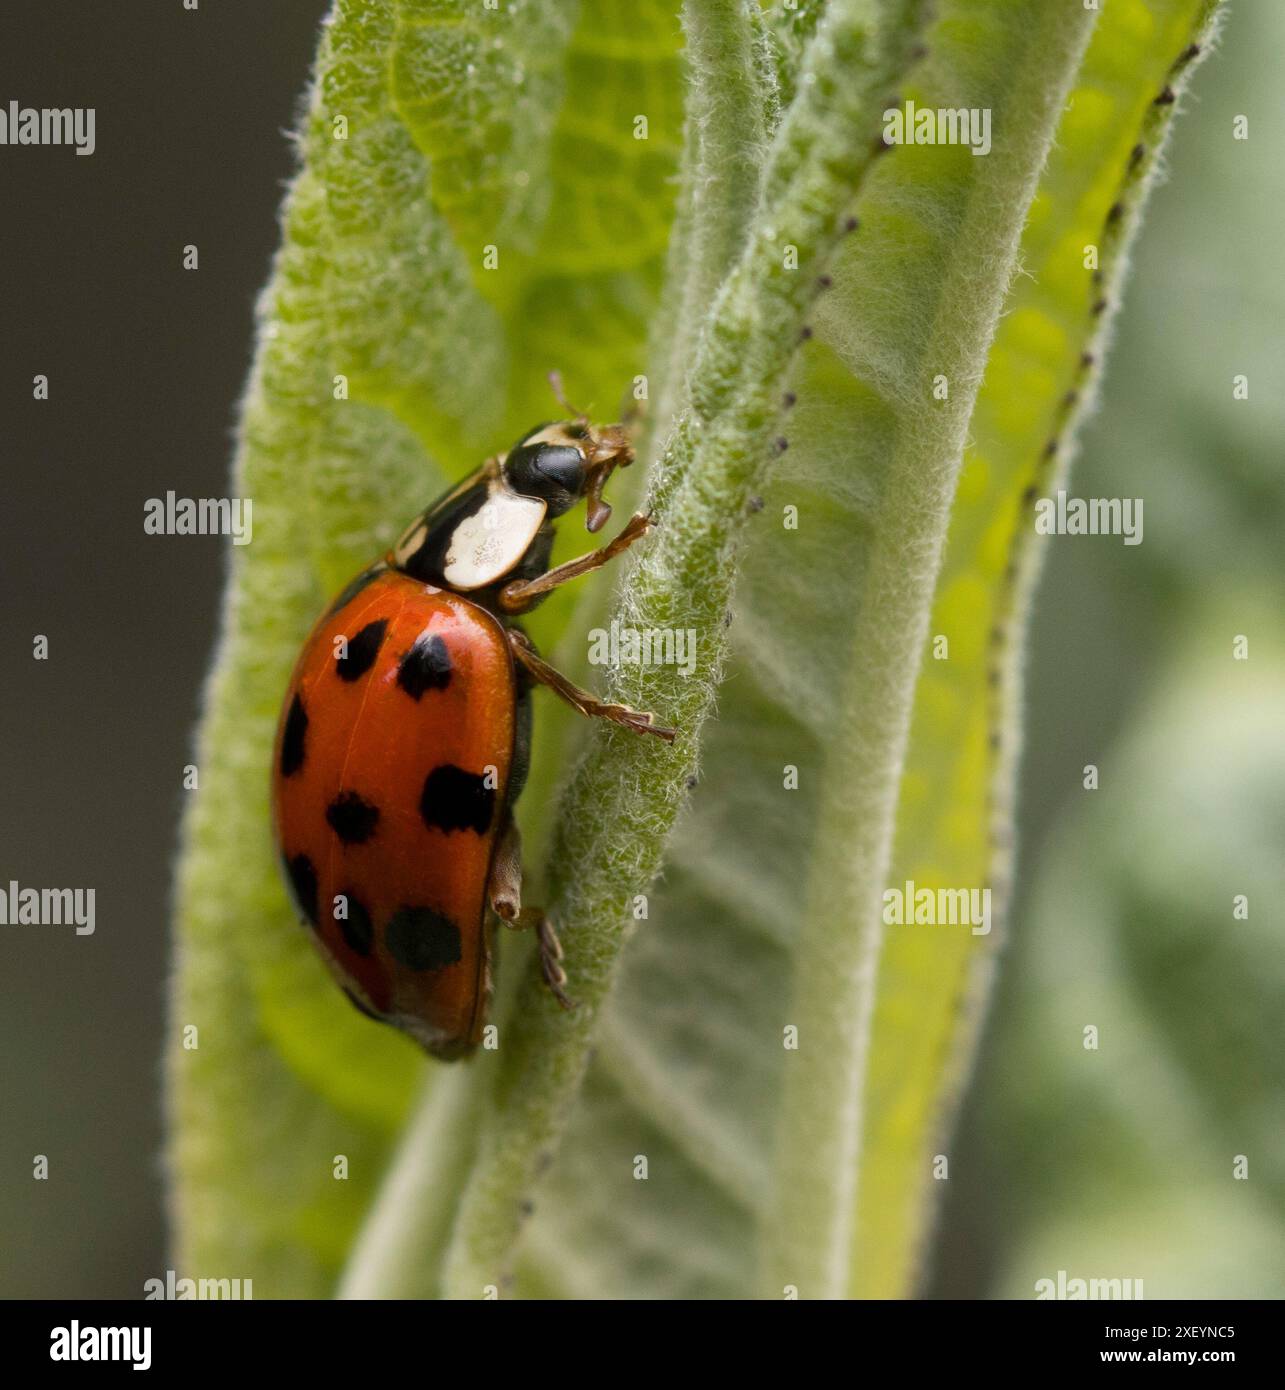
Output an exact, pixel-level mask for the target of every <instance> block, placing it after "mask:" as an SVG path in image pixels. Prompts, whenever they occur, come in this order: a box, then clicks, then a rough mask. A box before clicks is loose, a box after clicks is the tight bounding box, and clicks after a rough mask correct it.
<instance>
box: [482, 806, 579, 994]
mask: <svg viewBox="0 0 1285 1390" xmlns="http://www.w3.org/2000/svg"><path fill="white" fill-rule="evenodd" d="M486 895H487V899H488V901H489V902H490V904H491V910H492V911H493V912H494V913H495V915H496V916H497V917H498V918H499V919H500V921H501V922H503V923H504V924H505V926H507V927H512V928H513V929H514V930H515V931H523V930H525V928H527V927H534V928H535V934H536V939H537V940H538V941H539V943H540V973H541V974H542V975H543V976H544V982H545V984H546V985H548V986H549V992H550V993H551V994H552V995H553V997H554V998H555V999H556V1000H557V1001H558V1003H559V1004H561V1005H562V1007H563V1008H564V1009H574V1008H575V1003H574V1002H573V1001H572V1000H570V999H568V998H567V994H566V983H567V972H566V971H565V970H564V969H563V968H562V943H561V942H560V941H559V940H558V933H557V931H556V930H555V929H554V926H553V923H552V922H551V921H550V920H549V919H548V917H547V916H546V915H545V914H544V913H543V912H542V911H541V910H540V909H539V908H538V907H523V906H522V837H521V835H520V834H519V833H518V827H517V822H516V821H515V820H514V819H513V817H512V816H509V818H508V821H507V823H506V824H505V827H504V830H503V831H502V832H501V834H500V842H499V844H498V845H496V847H495V858H494V859H493V860H492V861H491V876H490V879H489V880H488V882H487V885H486Z"/></svg>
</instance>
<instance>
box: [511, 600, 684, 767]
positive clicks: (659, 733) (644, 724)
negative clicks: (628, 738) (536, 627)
mask: <svg viewBox="0 0 1285 1390" xmlns="http://www.w3.org/2000/svg"><path fill="white" fill-rule="evenodd" d="M508 638H509V648H510V650H511V651H512V652H513V655H514V658H515V659H516V660H517V661H518V663H519V664H520V665H521V667H522V669H523V670H524V671H526V673H527V674H528V675H529V676H530V677H531V679H532V680H533V681H535V682H537V683H538V684H539V685H547V686H548V687H549V689H550V690H552V691H553V693H554V694H555V695H558V696H560V697H561V698H562V699H563V700H565V701H566V702H567V704H569V705H570V706H571V708H572V709H575V710H579V711H580V713H581V714H583V715H586V716H588V717H589V718H591V719H610V720H611V722H612V723H613V724H623V725H624V727H625V728H626V729H632V730H633V731H634V733H636V734H655V735H656V737H657V738H663V739H664V740H665V742H666V743H673V741H674V730H673V729H667V728H665V727H664V725H662V724H657V723H656V716H655V715H654V714H648V713H646V712H645V711H643V710H636V709H630V708H629V706H628V705H610V704H607V703H606V702H605V701H603V700H599V699H598V698H597V696H596V695H591V694H590V693H589V692H588V691H587V690H581V689H580V687H579V686H578V685H572V683H571V682H570V681H569V680H568V679H567V678H566V676H564V675H563V674H562V672H561V671H559V670H557V669H555V668H554V667H552V666H550V665H549V663H548V662H547V661H545V660H544V659H543V658H542V657H540V656H538V655H537V654H536V650H535V648H534V647H533V646H532V645H531V640H530V638H528V637H527V635H526V633H524V632H519V631H518V630H517V628H512V627H511V628H509V629H508Z"/></svg>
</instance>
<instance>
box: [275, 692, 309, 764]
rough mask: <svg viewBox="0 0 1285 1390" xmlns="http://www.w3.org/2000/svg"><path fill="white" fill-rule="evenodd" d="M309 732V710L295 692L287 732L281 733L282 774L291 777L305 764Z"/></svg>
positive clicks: (287, 717) (288, 715)
mask: <svg viewBox="0 0 1285 1390" xmlns="http://www.w3.org/2000/svg"><path fill="white" fill-rule="evenodd" d="M307 732H308V712H307V710H305V709H304V707H303V701H302V700H301V699H300V698H299V696H298V693H296V694H295V697H294V699H293V700H291V701H290V713H289V714H287V715H286V727H285V732H284V733H283V734H282V735H281V775H282V777H290V776H292V775H293V774H294V773H296V772H298V771H299V769H300V768H301V767H302V766H303V754H304V738H305V735H306V734H307Z"/></svg>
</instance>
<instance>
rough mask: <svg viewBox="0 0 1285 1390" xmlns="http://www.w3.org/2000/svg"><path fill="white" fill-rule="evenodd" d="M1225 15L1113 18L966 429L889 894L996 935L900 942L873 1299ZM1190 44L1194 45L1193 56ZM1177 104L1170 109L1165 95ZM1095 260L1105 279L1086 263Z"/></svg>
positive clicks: (931, 1112)
mask: <svg viewBox="0 0 1285 1390" xmlns="http://www.w3.org/2000/svg"><path fill="white" fill-rule="evenodd" d="M1217 8H1218V7H1217V3H1216V0H1146V3H1143V0H1124V2H1123V3H1113V4H1111V5H1110V6H1108V7H1107V8H1106V9H1105V10H1104V12H1103V14H1102V17H1101V19H1100V20H1099V21H1098V25H1097V28H1096V31H1095V33H1094V36H1093V41H1092V43H1091V44H1090V46H1089V49H1088V52H1087V54H1086V55H1085V60H1084V65H1083V68H1082V69H1081V71H1080V74H1079V76H1078V78H1077V80H1076V85H1075V89H1074V91H1073V92H1072V93H1071V97H1070V100H1069V101H1068V103H1067V106H1066V110H1065V113H1064V114H1063V115H1062V118H1061V120H1060V122H1059V124H1058V129H1057V139H1056V143H1055V145H1054V148H1053V151H1052V154H1051V156H1050V161H1049V167H1048V169H1047V170H1046V171H1045V174H1044V177H1043V178H1042V180H1041V183H1040V191H1039V194H1038V196H1037V197H1036V199H1035V202H1034V204H1033V206H1032V208H1031V214H1030V220H1029V224H1028V225H1027V227H1026V231H1025V233H1024V235H1023V238H1022V247H1021V256H1020V259H1021V265H1022V269H1023V271H1024V272H1025V273H1024V274H1023V275H1022V277H1021V278H1020V279H1019V280H1018V281H1017V282H1016V283H1015V285H1014V287H1013V291H1012V294H1011V295H1010V297H1009V300H1008V303H1007V305H1006V309H1005V315H1004V319H1003V322H1002V324H1001V326H1000V329H999V332H998V334H997V335H996V339H995V343H994V346H993V348H992V350H991V354H990V359H989V362H988V364H987V372H986V381H985V384H984V385H983V387H982V390H981V392H980V393H979V395H978V399H977V406H976V409H975V410H974V412H973V417H972V423H971V425H970V435H971V440H970V445H969V448H968V451H967V453H966V454H965V458H964V467H963V472H962V475H961V482H960V488H959V495H958V497H957V500H956V505H955V509H954V514H953V516H952V518H951V529H950V536H949V540H948V543H947V550H946V556H945V560H944V563H943V566H942V572H941V578H940V580H939V582H938V592H937V597H936V600H935V602H934V606H933V617H932V622H931V631H932V632H933V633H934V634H944V635H945V636H946V637H947V639H948V641H949V652H950V656H949V660H948V661H944V662H938V661H933V660H929V661H927V662H926V663H925V668H924V672H923V676H922V678H921V680H920V682H919V688H918V691H917V692H916V697H915V715H914V723H913V725H912V730H911V739H910V745H909V748H908V750H907V756H906V765H905V769H904V772H903V782H902V794H901V802H900V806H899V809H898V815H897V832H896V834H897V853H896V856H895V860H894V864H893V869H892V873H891V875H890V878H889V882H890V883H892V884H899V883H903V882H905V881H906V880H912V881H913V882H914V883H915V884H916V885H922V886H926V887H931V888H937V887H943V886H950V885H957V884H969V885H982V884H985V885H987V886H989V887H990V888H991V889H992V893H993V914H994V922H993V929H992V931H991V932H990V934H989V935H972V934H971V933H970V932H968V931H966V930H961V931H958V932H954V933H950V932H942V931H940V930H932V929H927V928H918V929H916V928H913V927H912V928H906V929H901V930H893V931H891V932H889V933H888V934H887V936H886V938H885V942H884V946H883V949H882V952H881V955H880V960H879V968H878V986H877V999H876V1007H875V1017H874V1026H873V1033H872V1037H871V1044H870V1048H871V1058H872V1061H871V1067H870V1073H869V1078H868V1085H869V1095H868V1104H867V1110H866V1115H865V1118H864V1121H863V1138H862V1146H861V1147H862V1154H863V1168H862V1187H861V1192H860V1196H859V1208H858V1217H857V1224H856V1230H855V1232H854V1252H855V1253H854V1261H853V1270H854V1275H853V1280H852V1283H851V1285H850V1292H851V1293H852V1294H853V1295H854V1296H858V1297H876V1298H877V1297H883V1298H886V1297H894V1296H902V1295H905V1294H907V1293H910V1292H912V1291H913V1288H914V1282H915V1278H916V1275H917V1270H918V1265H919V1259H920V1255H921V1251H922V1248H923V1244H924V1241H925V1238H926V1234H927V1228H928V1224H929V1222H930V1220H931V1217H932V1210H933V1192H934V1189H936V1190H937V1191H940V1184H939V1183H938V1182H936V1181H934V1177H933V1156H934V1154H936V1153H939V1152H943V1150H942V1147H941V1146H942V1145H943V1144H944V1143H945V1141H946V1140H947V1138H948V1136H949V1132H950V1125H951V1120H952V1117H953V1111H954V1108H955V1106H956V1105H957V1103H958V1099H959V1092H960V1088H961V1086H962V1084H963V1082H964V1080H965V1078H966V1077H967V1075H968V1070H969V1064H970V1060H971V1054H972V1050H973V1047H974V1043H975V1038H976V1033H977V1030H978V1027H979V1025H980V1022H981V1019H982V1017H983V1012H984V1006H985V999H986V994H987V989H988V985H989V982H990V978H991V975H992V973H993V970H994V957H995V952H996V949H997V947H998V946H999V944H1000V942H1001V940H1002V937H1003V930H1004V916H1005V910H1006V905H1007V899H1008V891H1009V880H1010V877H1011V874H1012V864H1013V848H1014V838H1015V837H1014V831H1013V783H1014V777H1015V774H1016V767H1017V761H1018V754H1019V750H1020V742H1021V713H1022V710H1021V670H1022V662H1023V648H1024V642H1025V629H1026V625H1027V621H1028V611H1029V607H1030V602H1031V597H1032V594H1033V592H1034V589H1035V582H1036V579H1037V576H1038V567H1039V562H1040V558H1041V555H1042V550H1043V547H1042V545H1041V544H1040V542H1041V541H1042V540H1043V539H1044V538H1043V537H1042V536H1040V535H1038V534H1037V533H1036V531H1035V528H1034V524H1033V522H1034V506H1033V504H1034V501H1035V499H1036V497H1037V496H1038V497H1046V496H1052V495H1054V494H1055V493H1056V492H1057V490H1058V489H1059V488H1065V487H1066V485H1067V482H1066V479H1067V470H1068V467H1069V464H1070V460H1071V456H1072V446H1073V441H1074V434H1075V431H1076V429H1077V427H1078V425H1079V422H1080V421H1081V419H1083V417H1084V415H1085V414H1086V413H1087V412H1088V411H1089V410H1090V409H1091V408H1092V405H1093V402H1094V395H1095V388H1096V383H1097V379H1098V376H1099V374H1100V371H1101V366H1102V361H1103V357H1104V355H1105V351H1106V345H1107V343H1108V340H1109V333H1110V322H1111V318H1112V316H1113V314H1114V312H1115V310H1116V308H1117V307H1118V305H1119V302H1120V298H1121V295H1122V282H1123V278H1124V273H1125V270H1126V268H1127V258H1128V247H1129V243H1130V241H1131V240H1132V238H1133V236H1134V234H1135V233H1136V231H1137V227H1138V222H1139V219H1140V215H1141V210H1142V207H1143V204H1144V203H1145V200H1146V196H1147V193H1148V192H1149V190H1150V187H1151V184H1152V182H1153V178H1154V174H1155V171H1156V169H1157V168H1158V167H1159V163H1160V159H1161V155H1162V152H1163V148H1164V143H1165V140H1166V138H1167V135H1168V132H1169V128H1170V125H1171V123H1172V120H1173V116H1174V113H1175V111H1176V110H1177V102H1176V99H1170V98H1176V96H1177V95H1180V94H1181V92H1182V91H1183V90H1184V88H1185V85H1186V83H1187V81H1188V79H1189V77H1190V74H1191V72H1192V71H1193V69H1194V67H1195V65H1196V64H1197V63H1198V61H1199V59H1200V58H1201V56H1202V55H1203V54H1204V53H1205V52H1207V51H1208V47H1209V43H1210V39H1211V29H1212V25H1213V18H1214V15H1215V12H1216V10H1217ZM1193 45H1194V46H1195V48H1196V49H1198V51H1193ZM1162 94H1166V96H1165V99H1163V100H1160V101H1157V97H1160V96H1161V95H1162ZM1088 246H1094V247H1097V248H1098V253H1099V260H1098V271H1097V272H1096V273H1095V272H1094V271H1092V270H1090V269H1088V268H1086V265H1085V259H1086V257H1085V248H1086V247H1088Z"/></svg>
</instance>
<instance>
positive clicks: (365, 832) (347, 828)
mask: <svg viewBox="0 0 1285 1390" xmlns="http://www.w3.org/2000/svg"><path fill="white" fill-rule="evenodd" d="M326 821H327V823H328V824H329V826H330V828H331V830H333V831H334V832H335V834H336V835H338V836H339V838H340V839H341V840H342V841H343V842H344V844H346V845H362V844H365V842H366V841H367V840H369V839H370V837H371V836H372V835H373V834H374V833H375V826H376V824H377V823H378V821H379V807H378V806H372V805H371V804H370V802H369V801H366V800H365V799H364V798H363V797H361V796H360V795H358V793H357V792H340V793H339V795H338V796H337V797H335V799H334V800H333V801H332V802H331V803H330V805H329V806H327V807H326Z"/></svg>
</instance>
